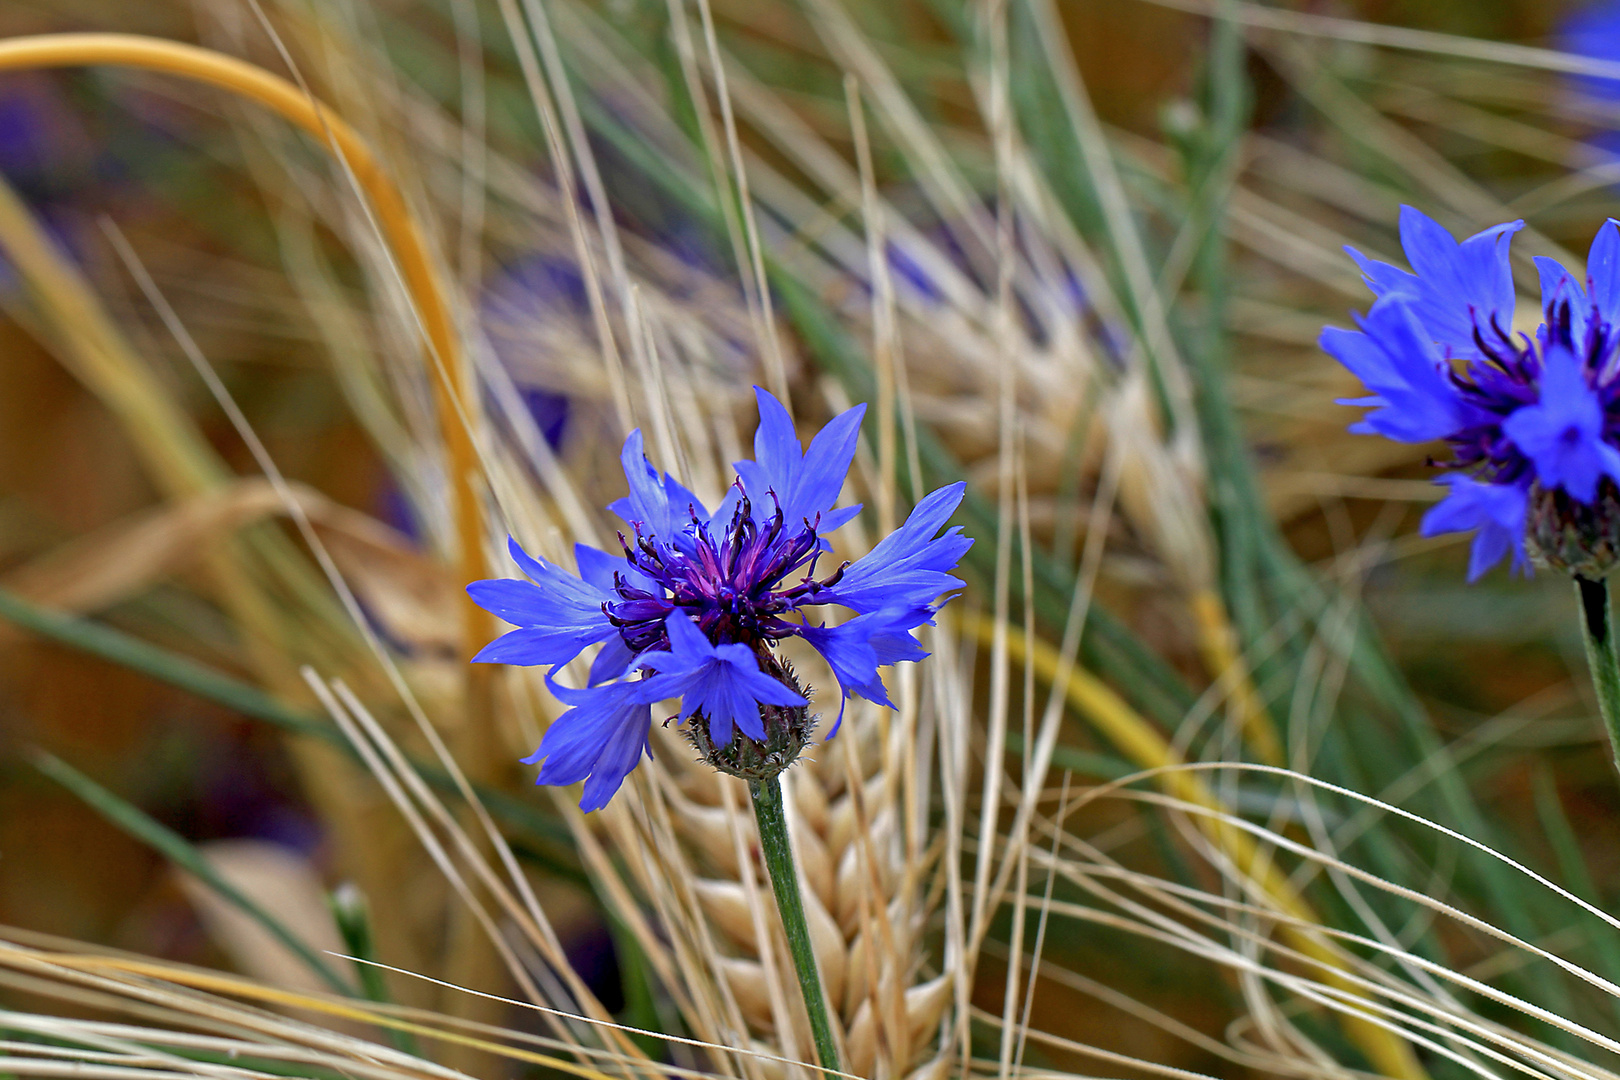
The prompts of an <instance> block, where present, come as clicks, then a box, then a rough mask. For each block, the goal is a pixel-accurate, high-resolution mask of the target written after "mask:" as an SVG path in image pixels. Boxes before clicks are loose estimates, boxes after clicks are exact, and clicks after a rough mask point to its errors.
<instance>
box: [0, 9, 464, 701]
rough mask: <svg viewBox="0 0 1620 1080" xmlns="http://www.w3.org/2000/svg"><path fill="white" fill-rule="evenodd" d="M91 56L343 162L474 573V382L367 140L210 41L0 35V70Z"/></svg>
mask: <svg viewBox="0 0 1620 1080" xmlns="http://www.w3.org/2000/svg"><path fill="white" fill-rule="evenodd" d="M98 65H111V66H115V67H132V68H141V69H143V70H146V71H158V72H163V73H166V74H169V75H176V76H179V77H181V78H185V79H190V80H192V81H193V82H200V83H206V84H208V85H210V86H216V87H219V88H220V89H223V90H228V91H231V92H233V93H235V94H238V95H240V96H241V97H244V98H247V99H249V100H251V101H256V102H258V103H259V104H261V105H263V106H265V107H267V108H269V109H270V110H271V111H273V112H275V113H277V114H279V115H280V116H282V117H283V118H284V119H286V120H288V121H289V122H291V123H292V124H294V125H296V126H297V127H300V128H302V129H303V130H304V131H306V132H308V133H309V134H310V135H311V136H313V137H314V139H315V141H316V142H318V143H320V144H321V145H322V146H325V147H326V148H327V149H328V150H329V151H331V152H332V153H333V155H334V156H336V157H337V158H338V159H339V161H340V163H341V164H342V165H343V166H344V167H345V168H346V169H347V170H348V172H349V174H350V175H351V176H352V177H353V178H354V181H355V184H356V185H357V186H358V187H359V188H360V189H361V191H362V192H364V193H365V197H366V200H367V201H368V202H369V203H370V207H371V212H372V215H373V216H374V218H375V220H376V223H377V227H378V228H379V229H380V230H381V232H382V234H383V236H384V238H385V239H386V240H387V242H388V245H389V248H390V250H391V251H392V252H393V255H394V259H395V261H396V263H397V265H398V267H399V272H400V277H401V279H402V280H403V282H404V285H405V288H406V290H407V291H408V292H409V294H410V297H411V301H412V303H413V304H414V305H415V308H416V311H417V314H418V317H419V318H420V319H421V320H422V329H423V332H424V333H425V334H426V336H427V348H428V351H429V356H428V367H429V369H430V370H431V371H432V372H433V380H432V382H433V388H434V397H435V404H436V406H437V409H438V413H439V425H440V428H441V429H442V432H443V437H444V441H445V450H446V454H447V456H448V457H449V473H450V483H451V489H452V491H453V492H454V496H453V497H454V501H455V505H454V514H455V521H456V539H457V543H458V546H459V548H460V552H459V567H460V574H461V577H462V578H463V580H466V581H472V580H474V579H475V578H480V577H484V576H486V574H485V563H484V545H483V527H482V519H481V514H480V507H479V501H478V495H477V489H476V487H475V485H474V476H475V474H476V470H477V457H476V455H475V454H474V452H473V443H472V435H471V433H470V431H469V430H468V423H469V422H470V421H471V419H472V416H473V403H474V402H475V400H476V396H475V394H474V392H473V391H474V383H473V380H472V378H471V373H470V371H469V370H468V368H467V365H466V361H465V357H464V356H463V354H462V351H461V347H460V342H459V340H458V339H457V337H456V333H455V324H454V322H453V321H452V319H451V317H450V309H449V305H448V302H447V300H446V294H445V290H444V288H443V287H442V284H441V282H440V280H439V274H438V271H437V268H436V267H435V265H434V262H433V258H432V255H431V253H430V251H429V249H428V245H427V241H426V239H425V237H424V235H423V232H422V229H421V227H420V226H419V225H418V224H417V222H416V219H415V218H414V217H413V216H412V214H411V212H410V209H409V207H408V206H407V205H406V203H405V199H404V196H402V195H401V194H400V190H399V188H398V186H397V185H395V184H394V182H393V180H392V179H391V178H390V177H389V176H388V173H387V172H386V171H385V170H384V169H383V167H382V165H381V163H380V162H379V161H378V160H377V157H376V155H375V154H373V153H372V152H371V148H370V147H369V146H367V145H366V142H365V140H364V139H363V138H361V137H360V135H359V133H358V132H356V131H355V130H354V129H353V128H352V127H350V126H349V125H348V124H347V123H346V122H345V121H344V120H343V119H342V118H341V117H340V116H338V115H337V114H336V113H334V112H333V111H332V110H331V109H330V108H328V107H327V106H325V105H323V104H321V103H320V102H318V101H316V100H314V99H313V98H312V97H310V95H309V94H307V93H306V92H305V91H303V90H302V89H300V88H299V87H298V86H296V85H295V84H293V83H291V82H289V81H288V80H286V79H283V78H281V77H280V76H278V75H273V74H271V73H270V72H268V71H265V70H264V69H263V68H261V67H258V66H256V65H254V64H250V63H248V62H246V61H244V60H239V59H237V58H236V57H234V56H227V55H225V54H224V53H218V52H214V51H213V50H211V49H204V48H199V47H198V46H195V45H186V44H182V43H180V42H175V41H166V40H163V39H162V38H152V37H144V36H141V35H137V34H37V35H32V36H28V37H17V38H11V39H9V40H6V41H0V71H16V70H25V69H33V68H53V67H90V66H98ZM464 417H465V418H466V422H464V420H463V418H464ZM462 622H463V636H464V638H465V640H464V642H463V645H464V647H465V648H466V650H467V654H468V655H471V653H472V651H473V650H475V649H477V648H479V647H480V646H482V645H483V644H484V642H485V641H487V640H488V639H489V638H490V637H491V636H492V635H493V631H494V623H493V621H492V620H491V618H490V616H489V615H488V613H486V612H485V611H483V610H482V609H481V608H479V607H477V606H476V605H474V604H473V603H472V602H471V601H470V600H467V601H464V605H463V609H462ZM485 674H486V673H485V671H484V669H482V668H480V667H478V666H476V665H475V666H473V668H472V670H471V672H470V673H469V678H470V679H472V680H474V681H475V683H474V685H475V688H476V689H475V693H474V694H473V699H474V702H476V701H477V700H478V699H479V698H480V697H482V696H483V693H482V688H483V685H484V684H485V683H486V682H487V679H486V678H484V675H485Z"/></svg>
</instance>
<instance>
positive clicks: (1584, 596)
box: [1575, 575, 1620, 770]
mask: <svg viewBox="0 0 1620 1080" xmlns="http://www.w3.org/2000/svg"><path fill="white" fill-rule="evenodd" d="M1575 592H1576V594H1577V595H1578V596H1579V597H1580V598H1581V637H1582V638H1583V639H1584V640H1585V642H1586V663H1587V665H1588V666H1589V667H1590V668H1591V669H1592V686H1593V687H1594V688H1595V689H1596V690H1597V699H1598V710H1599V711H1600V712H1602V713H1603V726H1604V727H1605V728H1606V729H1608V732H1609V749H1610V750H1611V751H1612V752H1613V754H1614V767H1615V768H1616V769H1617V770H1620V641H1617V640H1616V637H1615V633H1614V629H1615V627H1614V612H1613V610H1612V605H1610V603H1609V586H1608V583H1607V582H1605V581H1602V580H1598V581H1593V580H1592V579H1591V578H1584V577H1581V576H1579V575H1576V577H1575Z"/></svg>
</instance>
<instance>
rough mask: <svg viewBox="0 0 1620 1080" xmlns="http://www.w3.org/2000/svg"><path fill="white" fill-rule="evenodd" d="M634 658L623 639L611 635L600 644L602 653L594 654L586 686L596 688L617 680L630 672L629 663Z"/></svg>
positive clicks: (634, 655) (616, 635)
mask: <svg viewBox="0 0 1620 1080" xmlns="http://www.w3.org/2000/svg"><path fill="white" fill-rule="evenodd" d="M635 658H636V654H635V653H633V652H631V651H630V646H628V645H626V644H625V643H624V638H622V637H620V636H619V635H618V634H613V635H611V636H610V637H609V638H608V639H607V640H606V641H605V642H603V643H602V651H601V652H599V653H597V654H596V659H595V660H592V661H591V673H590V677H589V678H588V679H587V680H586V685H587V686H597V685H599V684H601V683H605V682H607V681H608V680H609V679H617V678H618V677H619V676H620V675H623V674H624V673H625V672H627V671H629V670H630V662H631V661H633V660H634V659H635Z"/></svg>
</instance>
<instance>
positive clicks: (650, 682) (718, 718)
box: [467, 390, 973, 810]
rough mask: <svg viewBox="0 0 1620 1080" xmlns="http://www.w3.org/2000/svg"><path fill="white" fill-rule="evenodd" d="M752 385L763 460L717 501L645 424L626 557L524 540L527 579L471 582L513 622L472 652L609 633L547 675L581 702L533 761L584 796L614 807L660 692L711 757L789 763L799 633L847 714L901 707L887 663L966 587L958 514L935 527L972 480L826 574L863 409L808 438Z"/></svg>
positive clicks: (497, 652) (630, 442)
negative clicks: (824, 616) (573, 678)
mask: <svg viewBox="0 0 1620 1080" xmlns="http://www.w3.org/2000/svg"><path fill="white" fill-rule="evenodd" d="M756 396H757V397H758V400H759V416H760V422H759V430H758V432H757V433H756V434H755V436H754V460H753V461H739V462H737V463H736V469H737V480H736V483H734V484H733V485H732V487H731V489H730V490H729V491H728V492H727V493H726V496H725V498H724V499H723V500H722V501H721V503H720V505H719V507H718V508H716V509H715V511H714V512H713V513H710V512H709V511H708V510H707V509H706V508H705V507H704V506H703V504H702V503H701V502H700V501H699V500H698V498H697V496H695V495H693V494H692V493H691V492H690V491H687V490H686V489H685V488H684V487H682V486H681V485H680V484H679V483H678V482H676V481H675V480H674V479H673V478H672V477H669V476H666V475H660V474H659V472H658V471H657V470H656V469H655V468H653V466H652V465H651V464H650V463H649V462H648V461H647V459H646V457H645V455H644V454H643V452H642V436H641V432H640V431H639V430H637V431H633V432H631V433H630V437H629V438H628V439H626V440H625V444H624V451H623V453H622V454H621V461H622V463H623V465H624V472H625V477H626V479H627V480H628V481H629V486H630V493H629V495H627V496H626V497H625V498H623V499H620V500H618V501H617V502H615V503H614V504H613V505H612V506H611V507H609V509H611V510H612V511H613V512H614V513H616V514H618V515H619V517H621V518H623V519H624V521H625V522H626V523H627V525H628V526H629V530H628V533H625V532H621V533H620V534H619V541H620V546H621V548H622V553H621V554H620V555H617V556H614V555H609V554H608V553H606V552H603V551H599V550H597V549H595V548H592V547H587V546H586V545H583V544H580V545H576V546H575V549H574V557H575V562H576V564H577V566H578V568H579V572H578V574H577V575H576V574H571V573H569V572H568V571H566V570H564V569H563V568H561V567H559V566H556V565H553V564H552V563H548V562H546V561H545V560H544V559H536V558H534V557H532V556H530V555H529V554H528V553H527V552H525V551H524V550H523V549H522V548H521V547H519V546H518V544H517V542H516V541H513V542H512V543H511V544H510V548H511V552H512V557H513V559H515V560H516V561H517V564H518V566H519V567H521V568H522V570H523V572H524V573H525V574H527V575H528V576H529V579H530V580H529V581H516V580H496V581H475V582H473V583H472V584H471V585H469V586H468V587H467V591H468V592H469V593H470V594H471V595H472V598H473V599H474V600H475V601H477V602H478V604H480V605H481V606H482V607H484V608H486V609H488V610H489V611H491V612H493V613H494V614H496V615H499V616H500V617H501V618H503V619H505V620H506V621H507V622H510V623H513V624H515V625H516V626H517V627H518V629H516V630H513V631H511V632H509V633H507V634H505V635H504V636H502V637H500V638H498V639H496V640H495V641H494V642H492V643H490V644H489V645H488V646H486V647H485V648H484V649H483V650H482V651H481V652H479V654H478V655H477V656H475V657H473V660H474V661H475V662H481V663H498V664H531V665H532V664H538V665H547V666H550V667H552V668H555V667H557V666H558V665H562V664H567V663H569V662H570V661H572V660H573V659H574V658H576V657H577V656H579V654H580V653H581V652H583V651H584V650H585V649H586V648H587V647H588V646H591V645H595V644H601V646H602V648H601V651H600V652H598V653H597V655H596V657H595V659H594V660H593V661H592V663H591V666H590V673H589V676H588V679H587V683H588V685H587V686H586V688H584V689H573V688H569V687H564V686H560V685H558V684H557V683H555V682H554V681H552V679H551V677H550V675H548V676H547V682H548V684H549V685H550V686H551V687H552V690H553V692H555V693H556V694H557V696H558V697H559V698H560V699H562V701H564V702H565V703H566V704H568V705H570V706H572V707H571V708H570V709H569V710H568V711H567V712H565V713H564V714H563V715H562V716H561V717H560V718H558V720H557V721H556V722H555V723H553V724H552V725H551V727H550V728H549V729H548V730H547V731H546V733H545V736H544V737H543V738H542V739H541V741H540V748H539V749H538V750H536V751H535V752H534V754H533V755H532V756H531V757H528V758H525V759H524V761H525V762H527V763H530V764H532V763H534V762H537V761H539V762H542V764H541V767H540V775H539V778H538V782H539V783H542V784H573V783H577V782H578V781H580V780H584V781H585V790H584V797H583V799H582V800H581V802H580V806H581V807H582V808H583V809H585V810H595V809H598V808H600V807H602V806H605V805H606V804H607V802H608V800H609V799H610V798H612V796H613V794H614V793H615V792H616V791H618V789H619V787H620V785H621V784H623V782H624V778H625V776H626V775H628V774H629V772H630V770H631V769H633V768H635V766H636V763H637V762H638V761H640V759H641V754H642V753H643V752H644V751H646V750H647V739H648V734H649V731H650V728H651V723H652V713H651V705H652V704H653V703H654V702H657V701H663V700H666V699H671V698H680V699H681V706H680V712H679V714H678V718H679V720H680V721H681V722H683V723H687V728H688V734H689V735H690V736H691V737H692V740H693V743H694V744H695V745H696V746H697V747H698V749H699V750H700V751H701V752H703V753H704V756H705V757H706V758H707V759H708V760H709V761H711V762H712V763H714V764H715V765H716V766H717V767H719V768H722V769H725V770H726V771H729V772H734V773H736V774H737V775H740V776H748V777H755V776H769V775H774V774H775V773H776V772H779V771H781V769H782V768H784V767H786V766H787V765H788V764H789V763H790V762H791V761H792V760H793V758H794V757H795V756H796V755H797V754H798V752H799V750H800V749H801V748H802V747H803V746H804V744H805V741H806V740H807V738H808V735H809V730H810V726H811V721H810V718H809V714H808V705H809V699H808V695H807V694H806V693H805V690H804V688H803V687H802V686H800V685H799V683H798V680H797V678H796V677H795V676H794V674H793V671H792V668H791V667H790V666H789V665H788V664H787V663H786V662H785V661H783V660H782V659H780V658H779V657H778V656H777V655H776V646H777V644H778V643H779V642H781V641H782V640H783V639H785V638H789V637H800V638H803V639H804V640H805V641H806V642H808V643H809V645H810V646H811V647H812V648H814V649H815V650H816V651H817V652H819V653H820V654H821V655H822V657H824V658H825V659H826V661H827V664H828V666H829V667H831V668H832V672H833V675H834V677H836V679H837V680H838V683H839V687H840V690H841V692H842V693H841V703H840V713H839V716H840V719H841V718H842V715H843V713H842V702H843V701H845V700H847V699H848V698H849V697H850V696H856V697H862V698H866V699H867V700H870V701H874V702H877V703H878V704H881V705H886V706H889V707H890V708H892V707H893V703H892V702H891V701H890V700H889V697H888V693H887V691H886V690H885V688H884V685H883V680H882V677H881V676H880V675H879V672H878V669H879V668H881V667H885V666H888V665H891V664H894V663H897V662H899V661H901V660H920V659H922V658H923V657H924V656H926V655H927V654H926V653H925V652H923V651H922V649H921V647H920V646H919V645H918V643H917V640H916V638H915V637H913V636H912V631H913V630H915V629H916V628H917V627H919V626H922V625H923V624H925V623H931V622H932V621H933V616H934V613H935V612H936V611H937V610H938V609H939V606H940V604H942V603H943V602H944V601H942V600H941V599H940V597H941V595H942V594H944V593H947V592H949V591H951V590H953V589H957V588H960V587H961V586H962V582H961V581H960V580H959V579H958V578H956V577H953V576H952V575H951V571H952V570H953V569H954V568H955V566H956V564H957V562H958V561H959V560H960V559H961V557H962V555H963V553H964V552H966V551H967V549H968V547H969V546H971V544H972V543H973V542H972V541H971V540H969V539H968V538H966V537H964V536H962V535H960V534H961V529H960V528H952V529H948V530H946V531H945V532H944V533H943V534H942V533H941V532H940V530H941V529H942V528H943V527H944V525H945V522H946V520H947V519H948V518H949V517H950V516H951V514H952V512H953V511H955V509H956V507H957V505H958V504H959V503H960V502H961V501H962V491H963V487H964V485H962V484H960V483H957V484H951V485H949V486H947V487H943V488H940V489H939V490H937V491H935V492H933V493H931V494H930V495H928V496H927V497H926V498H924V499H923V500H922V501H921V502H920V503H918V504H917V506H916V508H915V509H914V510H913V511H912V513H911V516H910V517H909V518H907V519H906V522H905V524H903V525H901V526H900V528H899V529H897V530H895V532H894V533H893V534H892V535H890V536H888V537H886V538H884V540H883V541H882V542H880V543H879V544H878V545H877V546H876V547H875V548H873V549H872V551H871V552H870V553H869V554H867V555H866V556H865V557H863V558H861V559H858V560H857V561H855V562H854V563H853V564H844V565H839V566H836V567H833V568H830V569H828V570H827V571H825V572H821V573H819V575H818V564H819V563H820V561H821V559H822V557H823V556H824V555H825V553H826V552H827V551H828V550H829V549H828V547H827V544H826V542H825V540H824V539H823V537H824V536H825V535H826V534H827V533H829V532H831V531H832V530H834V529H836V528H838V527H839V526H841V525H843V524H845V523H846V522H848V521H849V520H850V519H851V518H853V517H854V516H855V514H856V513H858V512H859V510H860V507H858V506H854V507H844V508H841V509H836V510H835V509H833V503H834V502H835V501H836V500H837V498H838V494H839V492H840V491H841V490H842V488H843V485H844V477H845V474H846V473H848V471H849V465H850V461H851V460H852V459H853V457H854V454H855V441H856V437H857V435H858V434H859V429H860V423H861V417H862V415H863V413H864V411H865V406H857V407H855V408H853V409H850V410H849V411H848V412H845V413H843V414H842V415H840V416H838V417H836V418H834V419H833V421H832V422H831V423H829V424H828V425H827V426H826V427H825V428H823V429H822V430H821V432H820V433H819V434H817V435H816V437H815V438H814V439H813V440H812V441H811V443H810V447H809V449H808V450H804V449H802V448H801V447H800V444H799V438H798V435H797V434H796V433H795V431H794V428H793V421H792V419H791V418H790V417H789V416H788V414H787V410H786V409H784V408H783V407H782V405H781V403H780V402H778V401H777V400H776V399H775V398H774V397H772V396H771V395H770V394H768V393H766V392H765V391H763V390H756ZM829 604H836V605H838V606H840V607H844V608H847V609H849V610H850V611H853V612H854V613H855V615H854V617H853V618H850V619H848V620H847V621H845V622H842V623H840V624H839V625H836V626H826V625H824V624H821V623H817V622H812V621H811V617H810V613H809V612H808V610H807V609H809V608H811V607H815V606H818V605H829ZM837 727H838V725H837V724H836V723H835V724H834V725H833V731H836V730H837ZM830 735H831V733H829V737H830Z"/></svg>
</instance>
